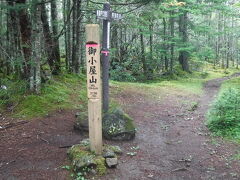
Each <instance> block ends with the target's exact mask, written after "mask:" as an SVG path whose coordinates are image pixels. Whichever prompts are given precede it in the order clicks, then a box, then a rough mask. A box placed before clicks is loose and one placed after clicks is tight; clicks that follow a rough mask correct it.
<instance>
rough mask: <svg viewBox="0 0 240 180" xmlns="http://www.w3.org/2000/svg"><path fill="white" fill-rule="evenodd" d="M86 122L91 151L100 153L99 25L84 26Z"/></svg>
mask: <svg viewBox="0 0 240 180" xmlns="http://www.w3.org/2000/svg"><path fill="white" fill-rule="evenodd" d="M86 41H87V43H86V61H87V62H86V63H87V89H88V121H89V139H90V148H91V151H94V152H95V153H96V154H101V153H102V91H101V72H100V43H99V42H100V38H99V25H97V24H88V25H86Z"/></svg>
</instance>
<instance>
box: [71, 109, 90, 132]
mask: <svg viewBox="0 0 240 180" xmlns="http://www.w3.org/2000/svg"><path fill="white" fill-rule="evenodd" d="M75 117H76V121H75V123H74V129H77V130H80V131H86V132H87V131H88V112H86V111H84V112H78V113H76V115H75Z"/></svg>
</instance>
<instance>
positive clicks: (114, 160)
mask: <svg viewBox="0 0 240 180" xmlns="http://www.w3.org/2000/svg"><path fill="white" fill-rule="evenodd" d="M106 164H107V166H108V167H109V168H113V167H116V166H117V164H118V159H117V158H106Z"/></svg>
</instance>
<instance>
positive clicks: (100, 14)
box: [96, 10, 123, 21]
mask: <svg viewBox="0 0 240 180" xmlns="http://www.w3.org/2000/svg"><path fill="white" fill-rule="evenodd" d="M96 14H97V18H98V19H103V20H108V21H112V20H121V19H122V18H123V16H122V15H121V14H119V13H115V12H112V11H102V10H97V13H96Z"/></svg>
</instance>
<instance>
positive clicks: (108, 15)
mask: <svg viewBox="0 0 240 180" xmlns="http://www.w3.org/2000/svg"><path fill="white" fill-rule="evenodd" d="M96 14H97V18H98V19H102V20H103V39H102V51H101V54H102V55H101V59H102V90H103V111H104V112H108V108H109V56H110V54H109V48H110V22H111V21H113V20H120V19H122V15H121V14H118V13H115V12H112V11H111V6H110V4H109V3H104V5H103V11H101V10H97V13H96Z"/></svg>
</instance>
